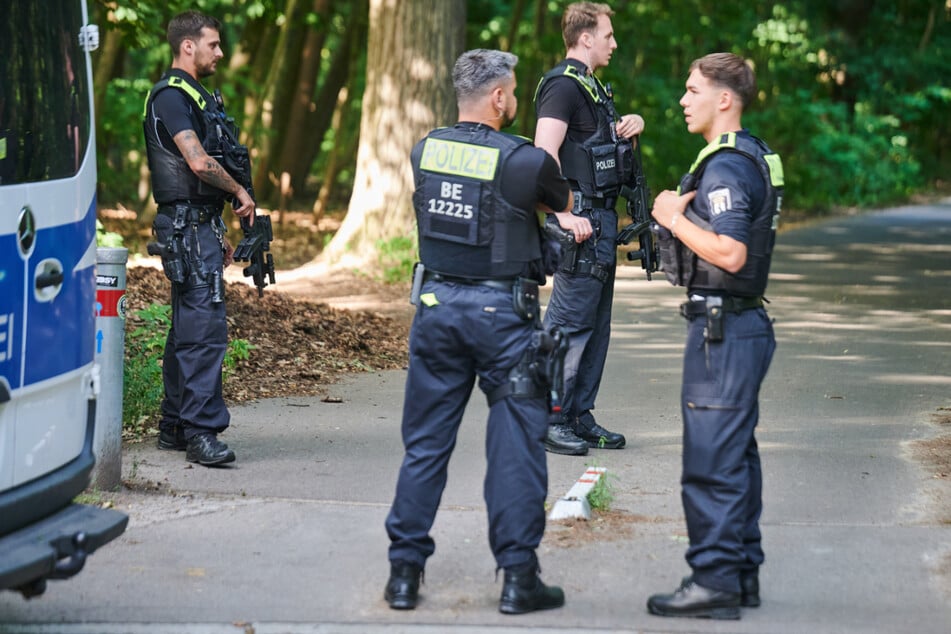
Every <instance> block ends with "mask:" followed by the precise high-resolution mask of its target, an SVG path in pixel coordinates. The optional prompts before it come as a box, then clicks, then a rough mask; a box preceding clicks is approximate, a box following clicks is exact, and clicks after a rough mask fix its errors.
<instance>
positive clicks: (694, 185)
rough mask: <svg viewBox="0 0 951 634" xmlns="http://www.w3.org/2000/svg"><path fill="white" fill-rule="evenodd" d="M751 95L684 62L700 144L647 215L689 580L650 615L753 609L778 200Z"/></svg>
mask: <svg viewBox="0 0 951 634" xmlns="http://www.w3.org/2000/svg"><path fill="white" fill-rule="evenodd" d="M755 96H756V79H755V77H754V75H753V71H752V70H751V68H750V66H749V65H748V64H747V63H746V62H745V61H744V60H743V59H742V58H741V57H738V56H736V55H733V54H731V53H714V54H710V55H707V56H706V57H702V58H700V59H698V60H696V61H694V62H693V64H691V66H690V76H689V77H688V79H687V90H686V92H685V93H684V96H683V97H682V98H681V99H680V105H681V107H683V109H684V118H685V119H686V121H687V129H688V130H689V131H690V132H692V133H694V134H700V135H701V136H703V138H704V139H705V140H706V141H707V146H706V147H705V148H703V150H701V152H700V154H699V156H698V157H697V160H696V161H695V163H694V164H693V166H692V167H691V168H690V172H689V173H688V174H687V175H686V176H684V178H683V179H682V180H681V184H680V188H679V193H675V192H672V191H664V192H662V193H661V194H660V195H659V196H657V199H656V200H655V201H654V209H653V211H652V214H653V216H654V219H655V220H656V221H657V222H658V224H659V225H660V226H661V227H663V228H664V229H663V230H661V231H660V233H659V236H658V237H659V238H660V241H661V259H662V261H663V263H664V271H665V273H666V274H667V276H668V279H670V281H671V282H672V283H674V284H675V285H681V286H685V287H686V288H687V299H688V301H687V302H686V303H685V304H683V305H682V306H681V313H682V314H683V316H684V317H686V319H687V345H686V349H685V352H684V372H683V388H682V392H681V410H682V413H683V420H684V435H683V474H682V478H681V486H682V499H683V505H684V514H685V516H686V520H687V532H688V534H689V537H690V547H689V548H688V549H687V555H686V557H687V563H688V564H689V565H690V567H691V569H692V571H693V572H692V574H691V575H690V576H689V577H686V578H685V579H684V580H683V583H682V584H681V585H680V587H679V588H677V589H676V590H675V591H674V592H673V593H672V594H659V595H654V596H652V597H650V599H649V600H648V602H647V607H648V610H649V611H650V612H652V613H653V614H658V615H661V616H693V617H712V618H721V619H738V618H740V606H747V607H755V606H758V605H759V604H760V598H759V566H760V565H761V564H762V563H763V560H764V555H763V549H762V547H761V544H760V541H761V539H760V530H759V517H760V512H761V510H762V499H761V491H762V473H761V470H760V459H759V453H758V451H757V446H756V438H755V437H754V430H755V428H756V424H757V422H758V419H759V404H758V398H759V388H760V384H761V383H762V382H763V378H764V377H765V376H766V371H767V369H768V368H769V364H770V361H771V359H772V356H773V350H774V349H775V347H776V340H775V338H774V336H773V327H772V323H771V321H770V319H769V317H768V316H767V315H766V310H765V309H764V307H763V301H764V299H763V294H764V293H765V291H766V280H767V276H768V274H769V265H770V260H771V256H772V250H773V244H774V241H775V233H776V225H777V223H778V220H779V209H780V205H781V202H782V187H783V169H782V162H781V161H780V158H779V156H778V155H777V154H775V153H773V152H772V151H770V149H769V148H768V147H767V146H766V144H765V143H763V142H762V141H760V140H759V139H757V138H756V137H754V136H752V135H751V134H750V133H749V132H748V131H747V130H745V129H743V127H742V125H741V122H740V118H741V115H742V112H743V110H744V108H746V106H748V105H749V104H750V103H751V101H752V100H753V99H754V97H755Z"/></svg>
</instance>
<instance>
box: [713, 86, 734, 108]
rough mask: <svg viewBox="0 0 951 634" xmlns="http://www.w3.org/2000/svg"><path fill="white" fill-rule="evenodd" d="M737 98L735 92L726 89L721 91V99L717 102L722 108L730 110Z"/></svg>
mask: <svg viewBox="0 0 951 634" xmlns="http://www.w3.org/2000/svg"><path fill="white" fill-rule="evenodd" d="M735 98H736V96H735V95H734V94H733V92H731V91H729V90H724V91H722V92H720V99H719V101H718V102H717V106H718V107H719V108H720V110H729V109H730V107H731V106H732V105H733V100H734V99H735Z"/></svg>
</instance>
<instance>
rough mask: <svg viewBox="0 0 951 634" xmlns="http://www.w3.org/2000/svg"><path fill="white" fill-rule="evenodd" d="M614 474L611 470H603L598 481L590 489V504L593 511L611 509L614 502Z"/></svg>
mask: <svg viewBox="0 0 951 634" xmlns="http://www.w3.org/2000/svg"><path fill="white" fill-rule="evenodd" d="M614 477H615V476H614V474H613V473H610V472H609V471H603V472H602V473H601V476H600V477H599V478H598V481H597V482H595V483H594V486H593V487H591V490H590V491H588V505H589V506H591V510H592V511H602V512H604V511H609V510H611V504H612V503H613V502H614V483H613V482H611V480H610V479H611V478H614Z"/></svg>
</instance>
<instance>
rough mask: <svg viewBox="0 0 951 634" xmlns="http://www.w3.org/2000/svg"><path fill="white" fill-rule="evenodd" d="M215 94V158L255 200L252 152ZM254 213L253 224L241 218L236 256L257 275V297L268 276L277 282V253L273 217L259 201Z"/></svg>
mask: <svg viewBox="0 0 951 634" xmlns="http://www.w3.org/2000/svg"><path fill="white" fill-rule="evenodd" d="M214 97H215V101H216V102H217V103H218V121H217V122H216V123H215V126H216V132H217V140H218V152H219V153H220V154H219V156H220V158H219V156H215V158H217V159H218V162H220V163H221V165H222V167H224V168H225V171H227V172H228V174H230V175H231V177H232V178H233V179H235V180H236V181H237V182H238V184H239V185H241V186H242V187H244V189H245V190H247V192H248V194H249V195H250V196H251V200H255V198H254V187H253V185H252V183H251V156H250V154H249V152H248V148H247V146H245V145H242V144H241V143H239V142H238V129H237V127H236V126H235V124H234V119H233V118H232V117H226V116H225V114H224V112H225V111H224V102H223V100H222V98H221V91H220V90H215V93H214ZM213 156H214V155H213ZM233 202H234V201H233V200H232V203H233ZM252 217H253V218H254V223H253V224H252V223H250V222H249V221H248V219H247V218H241V230H242V231H243V232H244V238H242V240H241V242H239V243H238V246H236V247H235V249H234V260H235V262H248V266H246V267H244V270H243V273H244V276H245V277H251V278H253V279H254V285H255V286H257V288H258V297H263V296H264V287H265V286H267V284H268V280H270V282H271V284H275V283H276V282H275V280H274V257H273V256H272V255H271V254H270V253H269V251H270V250H271V241H272V240H273V239H274V232H273V230H272V228H271V217H270V216H259V215H258V212H257V204H255V211H253V212H252Z"/></svg>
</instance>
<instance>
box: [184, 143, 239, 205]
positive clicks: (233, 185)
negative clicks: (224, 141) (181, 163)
mask: <svg viewBox="0 0 951 634" xmlns="http://www.w3.org/2000/svg"><path fill="white" fill-rule="evenodd" d="M175 143H176V144H177V145H178V148H179V150H181V152H182V156H183V157H185V160H186V161H187V162H188V163H189V164H191V163H192V161H193V160H203V161H204V163H203V166H204V169H202V170H200V171H196V172H195V175H196V176H197V177H198V178H200V179H201V180H202V181H204V182H206V183H208V184H209V185H213V186H214V187H217V188H218V189H221V190H224V191H226V192H234V191H235V190H236V189H237V188H238V184H237V182H235V180H234V179H233V178H232V177H231V175H230V174H228V172H227V171H225V169H224V168H223V167H222V166H221V163H219V162H218V161H216V160H215V159H213V158H212V157H210V156H208V153H207V152H205V148H203V147H202V145H201V142H200V141H199V140H198V136H197V135H196V134H195V132H194V130H183V131H182V132H179V133H178V134H177V135H175Z"/></svg>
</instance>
